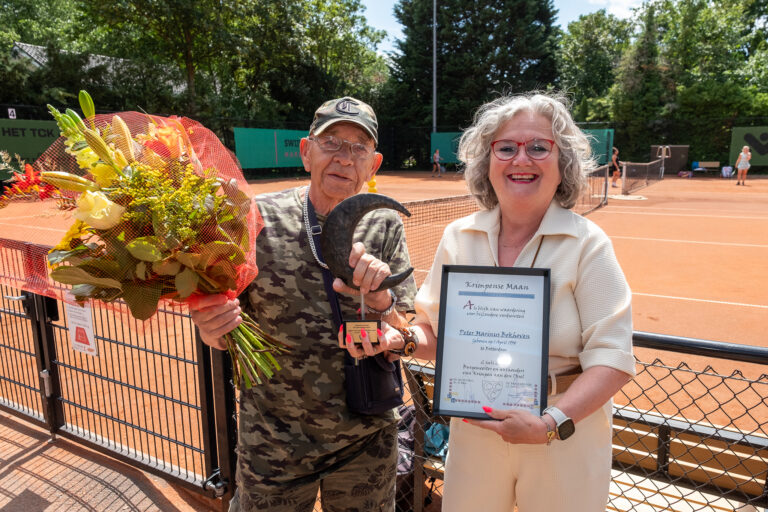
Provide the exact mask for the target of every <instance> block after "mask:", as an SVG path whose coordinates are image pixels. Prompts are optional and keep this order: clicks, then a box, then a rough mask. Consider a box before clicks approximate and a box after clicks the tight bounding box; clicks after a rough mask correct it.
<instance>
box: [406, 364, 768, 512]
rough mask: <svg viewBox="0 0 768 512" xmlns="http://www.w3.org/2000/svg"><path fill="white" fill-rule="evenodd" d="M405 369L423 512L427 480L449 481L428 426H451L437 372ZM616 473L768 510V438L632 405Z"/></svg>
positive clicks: (621, 433)
mask: <svg viewBox="0 0 768 512" xmlns="http://www.w3.org/2000/svg"><path fill="white" fill-rule="evenodd" d="M404 369H405V374H406V379H407V381H408V388H409V390H410V393H411V397H412V399H413V403H414V405H415V407H416V421H417V424H416V427H415V430H414V440H415V443H414V475H413V485H414V500H413V512H422V510H423V507H424V496H423V488H424V482H425V479H426V478H432V479H439V480H442V479H443V475H444V466H443V461H442V460H441V459H440V458H437V457H431V456H429V455H425V453H424V425H426V423H427V422H428V421H431V422H433V423H434V422H440V423H447V420H448V418H440V417H438V418H433V417H432V397H433V393H434V378H435V371H434V368H432V367H430V366H424V365H422V364H419V363H418V362H415V361H410V362H407V363H406V364H405V365H404ZM613 468H614V469H615V470H618V471H621V472H624V473H630V474H634V475H639V476H641V477H645V478H649V479H653V480H656V481H662V482H665V483H671V484H673V485H674V486H680V487H684V488H689V489H696V490H697V491H708V492H712V493H714V494H715V495H718V496H723V497H725V498H727V499H730V500H735V501H738V502H742V503H746V502H749V503H750V504H752V505H757V506H763V507H766V506H768V480H767V478H768V438H766V437H762V436H755V435H751V434H745V433H742V432H740V431H737V430H734V429H725V428H718V427H716V426H714V425H710V424H707V423H706V422H703V421H699V422H696V423H690V422H688V421H686V420H685V419H682V418H675V417H669V416H663V415H661V414H658V413H651V412H648V411H642V410H639V409H636V408H634V407H632V406H631V405H618V406H617V405H614V408H613ZM667 492H668V491H667ZM679 499H680V500H681V501H685V499H686V498H685V497H684V496H683V497H679ZM609 508H610V507H609Z"/></svg>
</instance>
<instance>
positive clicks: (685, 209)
mask: <svg viewBox="0 0 768 512" xmlns="http://www.w3.org/2000/svg"><path fill="white" fill-rule="evenodd" d="M611 207H613V208H628V209H637V210H641V209H642V210H647V211H653V210H667V211H671V212H682V211H692V212H700V211H702V210H703V211H708V212H725V213H747V212H744V211H734V210H732V209H731V210H722V209H721V210H711V209H708V208H704V207H699V208H665V207H663V206H645V205H643V204H638V205H637V206H632V204H631V203H621V205H616V204H613V205H612V204H609V205H607V206H604V207H603V208H605V209H611Z"/></svg>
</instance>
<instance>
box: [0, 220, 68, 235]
mask: <svg viewBox="0 0 768 512" xmlns="http://www.w3.org/2000/svg"><path fill="white" fill-rule="evenodd" d="M0 225H5V226H13V227H16V228H30V229H44V230H46V231H55V232H57V233H61V234H62V235H63V234H65V233H66V232H67V230H66V229H61V228H58V229H57V228H46V227H45V226H24V225H19V224H13V223H11V222H0Z"/></svg>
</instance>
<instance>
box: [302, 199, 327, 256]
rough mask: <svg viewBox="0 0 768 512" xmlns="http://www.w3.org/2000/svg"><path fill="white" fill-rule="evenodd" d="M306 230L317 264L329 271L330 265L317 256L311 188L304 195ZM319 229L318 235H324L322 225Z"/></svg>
mask: <svg viewBox="0 0 768 512" xmlns="http://www.w3.org/2000/svg"><path fill="white" fill-rule="evenodd" d="M303 213H304V229H306V231H307V238H308V239H309V248H310V249H312V256H314V257H315V261H317V264H318V265H320V266H321V267H323V268H324V269H326V270H327V269H328V265H326V264H325V263H324V262H322V261H320V258H319V257H318V256H317V249H315V238H314V236H313V231H312V227H313V226H310V225H309V187H307V192H306V193H305V194H304V211H303ZM317 229H319V231H318V232H317V234H318V235H319V234H320V233H322V228H321V227H320V225H318V226H317Z"/></svg>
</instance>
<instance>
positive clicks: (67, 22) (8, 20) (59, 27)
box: [0, 0, 81, 50]
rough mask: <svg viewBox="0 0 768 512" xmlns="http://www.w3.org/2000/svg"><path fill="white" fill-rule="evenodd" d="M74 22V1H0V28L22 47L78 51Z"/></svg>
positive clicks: (75, 10)
mask: <svg viewBox="0 0 768 512" xmlns="http://www.w3.org/2000/svg"><path fill="white" fill-rule="evenodd" d="M76 18H77V8H76V0H46V1H44V2H41V1H40V0H11V1H9V0H4V1H0V26H1V27H3V31H4V32H6V33H8V34H11V33H12V34H13V35H14V41H18V42H22V43H28V44H36V45H40V46H47V45H49V44H53V45H55V46H57V47H60V48H65V49H68V50H78V49H81V48H79V47H78V44H77V37H78V31H77V20H76Z"/></svg>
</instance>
